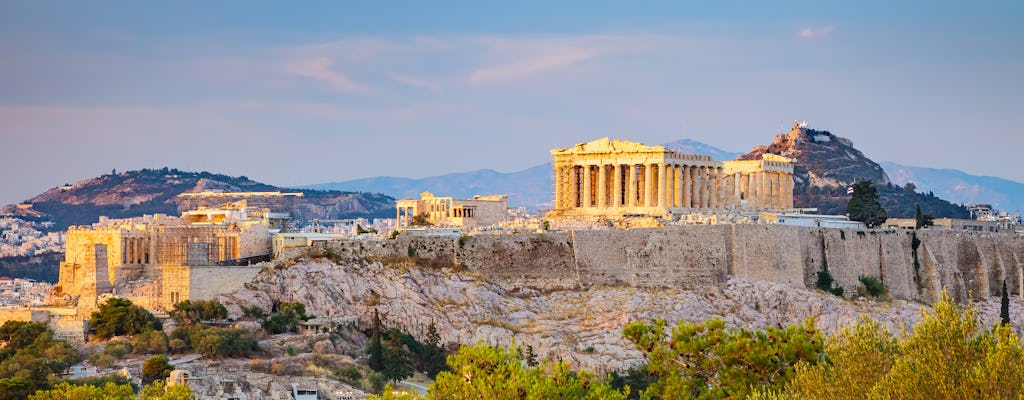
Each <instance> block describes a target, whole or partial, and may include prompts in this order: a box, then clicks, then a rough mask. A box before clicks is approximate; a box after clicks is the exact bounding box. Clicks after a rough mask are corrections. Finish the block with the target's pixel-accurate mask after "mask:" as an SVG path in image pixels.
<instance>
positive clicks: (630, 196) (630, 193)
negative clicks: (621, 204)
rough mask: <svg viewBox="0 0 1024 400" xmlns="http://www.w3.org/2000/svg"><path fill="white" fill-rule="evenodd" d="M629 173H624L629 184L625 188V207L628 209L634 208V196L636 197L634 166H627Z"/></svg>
mask: <svg viewBox="0 0 1024 400" xmlns="http://www.w3.org/2000/svg"><path fill="white" fill-rule="evenodd" d="M627 167H629V171H626V175H627V176H628V177H629V179H628V180H629V184H628V185H627V186H626V205H627V206H629V207H636V196H637V190H636V189H637V185H638V184H639V183H638V180H637V178H638V177H637V171H636V164H629V165H627Z"/></svg>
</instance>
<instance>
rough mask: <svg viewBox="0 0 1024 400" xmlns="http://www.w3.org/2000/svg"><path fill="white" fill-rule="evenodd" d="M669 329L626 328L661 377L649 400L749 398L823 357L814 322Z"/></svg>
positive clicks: (657, 325)
mask: <svg viewBox="0 0 1024 400" xmlns="http://www.w3.org/2000/svg"><path fill="white" fill-rule="evenodd" d="M665 328H666V323H665V321H664V320H661V319H659V320H656V321H654V323H650V324H648V323H643V322H634V323H632V324H629V325H628V326H626V328H625V329H623V334H624V335H625V337H626V339H627V340H629V341H630V342H633V344H634V345H636V347H637V349H639V350H640V351H641V352H642V353H643V354H644V357H646V358H647V360H648V366H647V368H648V371H649V372H650V373H651V374H653V375H655V376H657V379H656V380H655V381H654V382H652V383H651V385H650V386H649V387H648V388H647V390H645V391H644V393H643V396H644V397H645V398H648V397H653V398H678V397H679V396H680V395H682V396H684V398H685V396H689V397H693V398H700V399H724V398H744V397H746V396H748V395H749V394H750V393H752V392H754V391H755V390H756V389H763V388H775V389H778V388H782V387H783V386H784V385H785V384H786V383H787V382H788V380H789V378H790V376H792V373H793V368H794V367H795V366H796V365H797V364H798V363H801V362H803V363H809V364H814V363H816V362H818V360H819V359H820V358H821V357H822V350H823V341H824V336H823V335H822V334H821V333H820V332H818V330H817V329H816V328H815V327H814V321H813V320H812V319H808V320H807V321H805V322H804V324H803V325H792V326H789V327H788V328H785V329H781V328H772V327H769V328H767V329H765V330H764V331H752V330H747V329H732V328H729V329H727V328H726V327H725V321H723V320H721V319H718V318H714V319H711V320H708V321H705V322H704V323H701V324H691V323H687V322H685V321H680V322H679V324H677V325H676V326H675V327H674V328H673V329H672V336H671V337H668V336H667V335H666V333H665ZM456 371H457V370H456Z"/></svg>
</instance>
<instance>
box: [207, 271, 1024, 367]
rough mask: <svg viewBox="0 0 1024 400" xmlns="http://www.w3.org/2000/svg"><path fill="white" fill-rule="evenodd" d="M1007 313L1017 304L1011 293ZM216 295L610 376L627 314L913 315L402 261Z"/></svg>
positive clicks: (914, 309) (988, 310)
mask: <svg viewBox="0 0 1024 400" xmlns="http://www.w3.org/2000/svg"><path fill="white" fill-rule="evenodd" d="M1014 299H1015V300H1013V302H1014V303H1013V306H1012V307H1011V310H1012V313H1013V315H1012V317H1011V319H1012V320H1014V321H1019V320H1021V319H1020V318H1022V317H1024V308H1022V307H1021V306H1020V305H1021V303H1020V301H1019V300H1016V297H1014ZM220 301H221V302H222V303H224V304H226V305H227V306H228V309H229V312H230V314H232V315H234V316H241V315H242V307H245V306H252V305H256V306H259V307H261V308H263V309H265V310H268V309H271V307H272V305H273V304H274V303H275V302H280V301H299V302H302V303H303V304H305V305H306V309H307V310H308V311H309V313H310V314H313V315H318V316H329V317H335V318H339V317H346V316H355V317H357V318H358V320H359V325H360V327H361V328H363V329H366V328H368V327H369V326H370V324H371V321H372V318H373V314H374V310H377V311H378V312H379V313H380V316H381V319H382V320H383V321H384V324H385V325H386V326H387V327H398V328H401V329H403V330H405V331H408V332H410V333H412V334H413V335H415V336H417V337H420V338H422V337H423V336H424V334H425V332H426V327H427V325H429V324H430V323H431V322H432V321H433V322H435V323H436V325H437V327H438V329H439V332H440V334H441V337H442V340H443V341H445V342H449V343H459V344H473V343H477V342H478V341H482V342H483V343H486V344H490V345H500V346H504V345H509V344H511V343H512V341H513V340H514V341H515V343H517V344H519V345H521V346H525V345H530V346H532V347H533V348H534V349H535V351H536V352H537V354H540V355H541V356H544V357H550V358H555V359H557V358H561V359H564V360H567V361H570V362H572V363H573V364H574V365H576V366H580V367H585V368H588V369H591V370H597V371H605V372H607V371H612V370H616V369H622V368H626V367H629V366H631V365H635V364H637V363H639V362H640V361H641V354H640V353H639V352H638V351H636V350H635V349H634V348H633V347H632V346H631V345H630V344H629V343H628V342H627V341H626V340H624V339H623V337H622V328H623V327H624V326H626V325H627V324H629V323H630V322H633V321H647V320H652V319H655V318H664V319H666V320H667V321H668V322H669V323H671V324H674V323H676V322H677V321H680V320H685V321H689V322H698V321H703V320H705V319H709V318H713V317H717V318H722V319H724V320H725V321H726V322H727V324H728V325H730V326H738V327H747V328H763V327H766V326H786V325H790V324H799V323H802V322H803V321H804V320H805V319H807V318H808V317H813V318H814V324H815V325H816V326H817V327H818V328H820V329H823V330H824V331H826V332H829V333H834V332H836V331H838V330H839V329H842V328H843V327H846V326H850V325H852V324H853V323H854V322H855V321H856V319H857V318H858V317H859V316H860V315H862V314H865V315H867V316H869V317H872V318H876V319H878V320H880V321H882V322H883V324H885V325H886V326H887V327H888V328H889V329H890V330H891V331H893V332H899V326H900V324H904V325H906V326H911V325H912V324H913V323H914V322H916V321H917V320H918V319H919V318H920V310H922V309H923V308H926V306H922V305H920V304H918V303H914V302H906V301H900V300H892V301H887V302H874V301H867V300H863V299H860V300H853V299H842V298H839V297H835V296H832V295H828V294H825V293H824V292H821V291H811V290H805V289H802V288H796V287H792V286H788V285H785V284H779V283H772V282H763V281H747V280H744V279H737V278H734V279H730V280H729V282H728V284H727V285H726V286H725V287H724V288H723V289H722V290H715V291H688V290H680V289H675V288H642V289H641V288H635V287H628V286H624V285H623V286H591V287H581V288H567V289H562V290H535V289H531V288H527V287H510V286H502V285H499V284H495V283H492V282H488V281H487V280H485V279H484V278H483V277H481V276H479V275H476V274H473V273H465V272H458V271H453V270H450V269H429V268H418V267H416V266H415V265H407V264H403V263H401V262H399V263H391V264H387V265H386V264H382V263H367V262H362V263H360V262H352V263H341V264H336V263H334V262H331V261H329V260H326V259H323V258H319V259H306V260H303V261H300V262H298V263H297V264H294V265H288V264H277V265H276V266H270V265H268V266H267V267H266V268H264V269H263V271H262V272H260V273H259V275H257V277H256V278H255V279H254V281H253V282H252V283H251V284H249V285H247V286H246V289H241V290H239V291H237V292H234V293H232V294H229V295H225V296H221V297H220ZM977 306H978V307H979V310H980V316H981V319H982V321H983V323H985V324H986V325H987V324H990V323H992V321H995V320H996V319H997V318H998V315H999V314H998V312H999V311H998V310H999V301H998V298H990V299H987V300H985V301H984V302H981V303H977Z"/></svg>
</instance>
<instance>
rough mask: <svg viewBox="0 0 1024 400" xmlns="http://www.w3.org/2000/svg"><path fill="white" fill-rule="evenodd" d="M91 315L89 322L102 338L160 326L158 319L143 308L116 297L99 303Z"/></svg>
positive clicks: (134, 332) (154, 328) (144, 330)
mask: <svg viewBox="0 0 1024 400" xmlns="http://www.w3.org/2000/svg"><path fill="white" fill-rule="evenodd" d="M91 317H92V319H91V320H90V324H91V325H92V327H93V329H95V330H96V336H97V337H100V338H103V339H109V338H111V337H114V336H122V335H134V334H136V333H142V332H146V331H151V330H158V329H160V328H161V325H160V321H159V320H157V319H156V317H154V316H153V314H150V313H149V311H146V309H145V308H142V307H139V306H137V305H134V304H132V302H131V301H129V300H125V299H119V298H116V297H115V298H111V299H108V300H107V301H106V302H104V303H103V304H102V305H100V308H99V310H96V311H93V313H92V316H91Z"/></svg>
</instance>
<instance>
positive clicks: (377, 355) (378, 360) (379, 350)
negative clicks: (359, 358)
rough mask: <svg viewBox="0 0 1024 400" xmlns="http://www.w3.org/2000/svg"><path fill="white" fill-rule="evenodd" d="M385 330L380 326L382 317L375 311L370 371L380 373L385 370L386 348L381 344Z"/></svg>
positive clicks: (371, 334)
mask: <svg viewBox="0 0 1024 400" xmlns="http://www.w3.org/2000/svg"><path fill="white" fill-rule="evenodd" d="M382 333H383V330H382V329H381V324H380V315H379V314H377V309H374V310H373V328H372V329H371V330H370V349H369V351H368V353H370V363H369V364H370V369H372V370H374V371H380V370H382V369H384V346H383V345H382V344H381V334H382Z"/></svg>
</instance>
